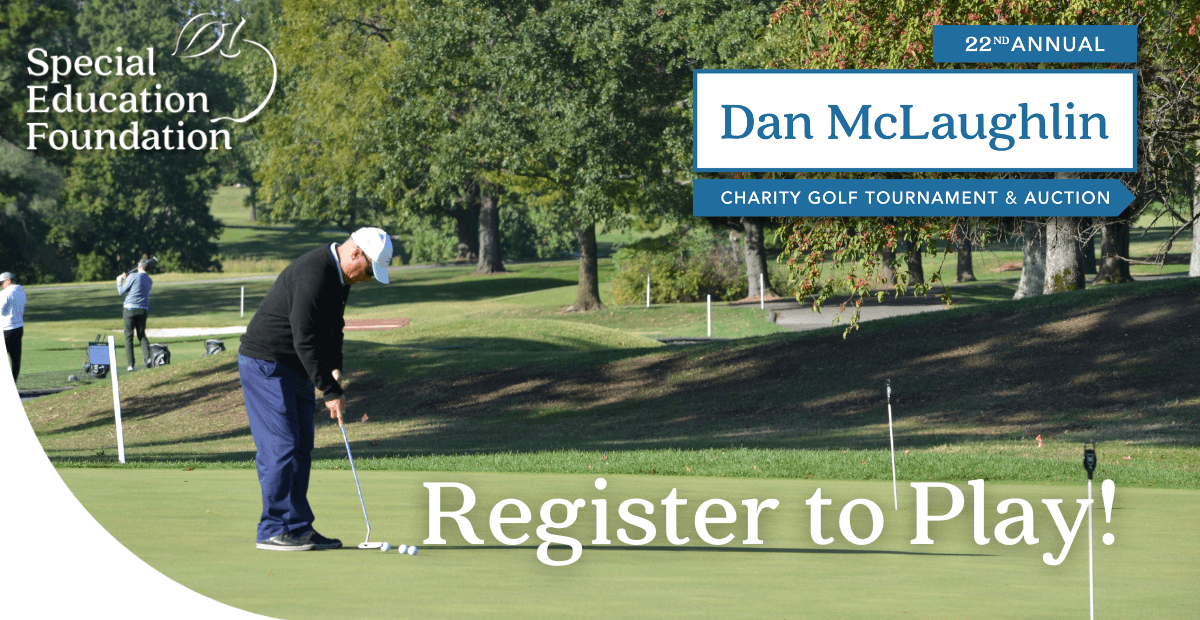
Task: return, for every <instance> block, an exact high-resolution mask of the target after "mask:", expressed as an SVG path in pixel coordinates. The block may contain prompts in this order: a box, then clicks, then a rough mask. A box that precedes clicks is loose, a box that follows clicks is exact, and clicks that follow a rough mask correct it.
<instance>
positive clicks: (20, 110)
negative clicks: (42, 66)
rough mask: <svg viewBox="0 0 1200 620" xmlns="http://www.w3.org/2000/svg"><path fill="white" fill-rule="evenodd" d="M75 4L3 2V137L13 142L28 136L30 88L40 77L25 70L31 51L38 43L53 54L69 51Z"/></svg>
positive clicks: (0, 107)
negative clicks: (27, 118) (26, 124)
mask: <svg viewBox="0 0 1200 620" xmlns="http://www.w3.org/2000/svg"><path fill="white" fill-rule="evenodd" d="M76 5H77V3H76V2H72V1H71V0H7V1H5V2H3V3H0V138H2V139H4V140H8V141H9V142H12V143H13V144H21V143H22V141H24V140H28V136H29V134H28V129H27V127H26V126H25V122H26V116H27V114H28V109H29V91H28V90H27V89H28V87H29V85H30V84H34V83H38V82H39V81H40V78H37V77H34V76H32V75H29V72H28V71H27V70H26V69H27V68H28V67H29V60H28V54H29V51H30V50H31V49H33V48H35V47H38V48H42V49H45V50H47V51H49V53H50V54H62V53H64V52H67V51H69V48H70V46H71V44H72V39H73V37H72V36H71V34H72V33H71V27H72V25H73V24H72V17H73V16H74V13H75V11H76V10H77V6H76Z"/></svg>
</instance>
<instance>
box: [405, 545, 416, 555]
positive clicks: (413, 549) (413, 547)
mask: <svg viewBox="0 0 1200 620" xmlns="http://www.w3.org/2000/svg"><path fill="white" fill-rule="evenodd" d="M407 553H408V554H409V555H416V554H417V546H416V545H413V546H411V547H409V548H408V551H407Z"/></svg>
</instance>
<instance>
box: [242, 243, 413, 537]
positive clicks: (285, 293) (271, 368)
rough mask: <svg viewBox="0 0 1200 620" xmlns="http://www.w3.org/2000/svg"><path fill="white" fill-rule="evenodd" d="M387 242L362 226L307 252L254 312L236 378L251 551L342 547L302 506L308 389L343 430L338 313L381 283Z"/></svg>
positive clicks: (308, 453)
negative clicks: (250, 446) (248, 454)
mask: <svg viewBox="0 0 1200 620" xmlns="http://www.w3.org/2000/svg"><path fill="white" fill-rule="evenodd" d="M391 260H392V240H391V238H389V237H388V235H387V233H385V232H383V231H382V230H380V229H378V228H360V229H358V230H356V231H355V232H354V234H352V235H350V239H348V240H347V241H346V242H345V243H342V244H337V243H333V244H330V245H328V246H323V247H320V248H317V249H315V250H312V251H311V252H308V253H307V254H305V255H304V256H301V257H300V258H298V259H296V260H295V262H293V263H292V264H291V265H288V266H287V268H286V269H284V270H283V272H282V273H280V274H279V277H278V278H276V280H275V284H274V285H272V286H271V290H270V292H268V293H267V296H266V297H265V298H263V300H262V303H261V304H259V306H258V312H256V313H255V314H254V318H253V319H251V320H250V325H249V326H247V327H246V334H245V335H244V336H242V345H241V347H240V348H239V349H238V371H239V373H240V374H241V379H242V395H243V396H244V397H245V400H246V416H247V417H248V418H249V419H250V433H251V434H252V435H253V436H254V445H255V447H256V448H257V449H258V455H257V457H256V458H255V463H256V465H257V466H258V483H259V485H260V486H261V487H262V517H261V519H260V520H259V522H258V543H257V547H258V548H259V549H266V550H272V551H306V550H309V549H336V548H338V547H341V546H342V541H340V540H337V539H334V538H326V537H325V536H322V535H320V534H318V533H317V531H316V530H314V529H313V519H314V517H313V512H312V509H311V508H310V507H309V505H308V477H309V470H310V468H311V465H312V449H313V413H314V412H315V410H316V400H315V396H314V393H313V388H314V386H315V387H316V388H317V389H320V390H321V394H322V397H323V398H324V400H325V406H326V407H328V408H329V417H330V418H335V419H337V422H338V424H339V425H341V424H342V416H343V414H344V413H345V403H344V401H343V400H342V386H341V384H340V381H341V378H342V328H343V327H345V325H346V322H345V320H343V318H342V315H343V313H344V312H345V308H346V298H347V297H348V296H349V295H350V286H351V285H354V284H358V283H359V282H366V281H368V280H370V279H371V278H372V277H374V278H375V279H376V280H379V282H381V283H383V284H387V283H388V273H387V266H388V263H390V262H391Z"/></svg>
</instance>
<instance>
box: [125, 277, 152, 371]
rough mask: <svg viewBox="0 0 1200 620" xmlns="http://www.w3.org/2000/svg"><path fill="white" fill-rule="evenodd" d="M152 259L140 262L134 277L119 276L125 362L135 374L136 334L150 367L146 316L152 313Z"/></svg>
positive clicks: (145, 360)
mask: <svg viewBox="0 0 1200 620" xmlns="http://www.w3.org/2000/svg"><path fill="white" fill-rule="evenodd" d="M149 264H150V259H148V258H143V259H142V260H140V261H138V266H137V271H136V272H134V273H133V274H132V275H129V274H124V273H123V274H121V275H119V276H117V294H118V295H121V296H122V297H124V298H125V304H124V306H123V308H122V310H121V316H122V317H123V318H124V319H125V362H126V365H127V366H129V368H128V369H127V370H128V371H129V372H133V336H134V334H135V333H136V334H137V337H138V340H140V341H141V344H142V361H143V362H144V363H145V364H146V368H149V367H150V341H149V340H146V315H147V314H149V313H150V287H151V286H153V285H154V281H153V280H151V279H150V276H149V275H148V274H147V273H146V266H147V265H149Z"/></svg>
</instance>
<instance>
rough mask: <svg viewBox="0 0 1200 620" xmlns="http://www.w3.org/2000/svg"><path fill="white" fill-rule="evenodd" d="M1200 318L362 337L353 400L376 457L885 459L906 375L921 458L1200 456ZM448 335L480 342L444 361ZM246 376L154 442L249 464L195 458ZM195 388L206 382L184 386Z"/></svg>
mask: <svg viewBox="0 0 1200 620" xmlns="http://www.w3.org/2000/svg"><path fill="white" fill-rule="evenodd" d="M1197 326H1200V280H1189V279H1181V280H1177V281H1167V282H1160V283H1150V284H1136V285H1128V286H1121V287H1117V286H1114V287H1105V288H1098V289H1095V290H1086V291H1078V292H1072V293H1063V294H1059V295H1054V296H1048V297H1044V298H1035V299H1031V300H1023V301H1020V302H1011V301H1009V302H1002V303H997V304H991V305H988V306H983V307H975V308H962V309H957V310H954V309H951V310H948V311H945V312H939V313H934V314H921V315H914V316H908V317H900V318H895V319H887V320H879V321H875V322H871V323H866V324H864V325H863V326H862V329H861V330H860V331H859V332H856V333H854V334H852V335H851V336H850V337H849V338H847V339H843V338H842V331H841V329H840V328H833V329H826V330H821V331H814V332H808V333H806V334H799V335H795V334H784V335H775V336H769V337H762V338H756V339H746V340H743V341H728V342H721V343H712V344H705V345H698V346H694V347H686V348H671V349H664V348H657V349H601V350H581V349H583V348H584V347H583V345H581V344H580V343H573V342H563V343H542V342H534V341H530V340H523V339H521V338H520V337H503V338H501V337H490V338H487V337H485V338H476V339H467V340H460V339H453V338H449V339H443V340H431V341H429V342H426V343H424V344H426V345H429V349H430V350H414V349H412V348H406V347H403V346H397V345H389V344H381V343H376V342H364V341H358V342H353V343H351V345H350V346H348V348H347V352H346V360H347V370H348V373H349V374H348V383H347V392H346V395H347V399H348V400H347V407H348V413H349V416H350V418H351V419H358V417H359V416H361V415H362V414H367V415H369V417H370V420H371V421H370V422H369V423H367V424H362V425H359V424H355V425H354V429H353V433H352V439H353V441H354V445H355V458H356V459H357V458H371V457H391V456H416V455H437V454H480V453H505V452H507V453H525V452H543V451H553V450H583V451H600V450H637V449H662V448H675V449H682V450H688V449H701V448H729V447H739V448H740V447H745V448H805V449H822V450H850V449H875V448H884V447H886V445H887V436H888V434H887V399H886V396H885V391H884V387H885V382H886V381H887V380H889V379H890V380H891V382H892V386H893V395H892V404H893V415H894V418H895V421H896V443H897V446H898V447H902V448H903V449H913V448H928V447H934V446H941V445H953V444H957V443H962V442H978V441H991V440H1004V439H1009V440H1016V439H1021V438H1028V439H1030V440H1032V437H1033V436H1034V435H1042V436H1044V437H1046V438H1053V439H1054V440H1057V441H1062V440H1069V441H1076V440H1078V441H1083V440H1101V441H1104V440H1127V441H1133V442H1139V443H1144V444H1150V445H1172V444H1173V445H1187V446H1196V445H1197V444H1200V402H1198V401H1197V398H1196V394H1197V393H1200V381H1198V380H1197V378H1196V373H1195V368H1197V367H1198V366H1200V330H1197V329H1195V328H1196V327H1197ZM438 343H442V344H446V345H450V346H462V345H467V344H470V345H474V346H469V347H468V346H463V347H462V348H453V349H449V348H446V349H440V350H434V348H433V347H434V346H437V344H438ZM236 372H237V371H236V365H235V364H233V363H230V362H225V363H221V364H220V365H218V366H217V367H215V368H206V369H203V370H194V371H188V372H183V371H182V370H181V371H180V374H179V376H178V377H176V378H173V379H171V380H170V381H168V380H167V377H164V378H163V380H162V381H161V383H160V384H159V385H156V386H154V387H151V388H146V389H144V390H143V391H142V396H141V398H140V402H139V403H137V404H136V405H132V410H131V411H132V415H134V416H136V417H137V418H138V419H141V420H144V421H146V422H147V423H152V422H154V421H155V420H160V419H162V420H166V419H169V418H168V417H167V416H165V415H164V414H167V413H173V412H176V411H178V410H179V409H180V408H181V407H182V408H184V409H185V410H187V408H188V407H191V408H192V409H193V410H195V409H196V402H197V401H200V402H203V403H204V406H205V407H206V408H209V407H215V408H218V409H217V410H216V411H215V413H214V412H209V411H208V410H207V409H206V415H216V414H220V415H224V416H226V419H227V420H229V422H228V423H227V425H226V426H225V427H223V428H220V429H205V430H204V431H203V432H192V433H190V434H188V433H187V432H183V431H180V432H178V433H176V435H173V436H178V437H179V439H178V440H176V441H174V442H172V441H171V440H169V438H156V439H155V441H157V442H159V443H157V444H147V447H149V446H153V445H161V446H168V445H174V444H178V443H180V442H184V441H186V442H188V443H189V444H190V445H193V446H195V448H194V449H193V450H191V451H189V458H196V459H198V460H207V461H231V460H238V461H244V460H246V458H247V457H246V454H245V452H244V451H237V452H229V453H215V452H217V450H216V449H214V453H213V454H209V455H203V454H197V455H196V456H191V454H196V453H202V452H203V450H202V449H201V446H203V445H204V443H205V442H207V441H213V440H220V439H227V438H230V437H238V436H244V433H245V430H244V429H245V420H244V409H242V403H241V395H240V389H239V388H238V384H237V381H236ZM189 381H202V382H203V384H204V385H202V386H196V387H187V388H185V389H182V390H179V389H178V388H176V387H174V386H178V385H181V384H187V383H188V382H189ZM100 396H103V395H102V394H101V395H100ZM38 406H40V405H36V404H35V405H33V407H38ZM317 420H318V429H317V437H318V445H317V448H316V450H315V451H314V454H313V457H314V459H338V458H344V456H345V452H344V448H343V445H342V442H341V437H340V435H337V434H336V432H330V430H329V429H330V428H332V427H330V423H329V422H328V419H327V418H326V417H325V416H324V415H323V413H322V412H318V415H317ZM110 423H111V419H106V420H104V421H99V420H92V421H88V422H85V423H83V425H81V427H80V430H82V429H90V430H92V431H93V432H96V431H98V430H99V428H100V427H101V426H103V425H105V424H110ZM35 428H39V429H43V428H45V427H38V426H36V425H35ZM48 430H51V431H55V430H56V429H48ZM39 432H41V430H39ZM162 432H164V433H170V432H174V431H170V430H169V429H168V430H164V431H162ZM239 433H241V435H239ZM335 435H337V436H336V437H335ZM221 449H227V446H221ZM51 453H52V454H53V452H52V451H51ZM139 458H145V459H147V460H158V459H161V460H164V461H176V460H180V459H181V458H184V457H183V455H181V454H177V453H171V452H168V451H164V452H162V453H161V455H146V456H144V457H139Z"/></svg>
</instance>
